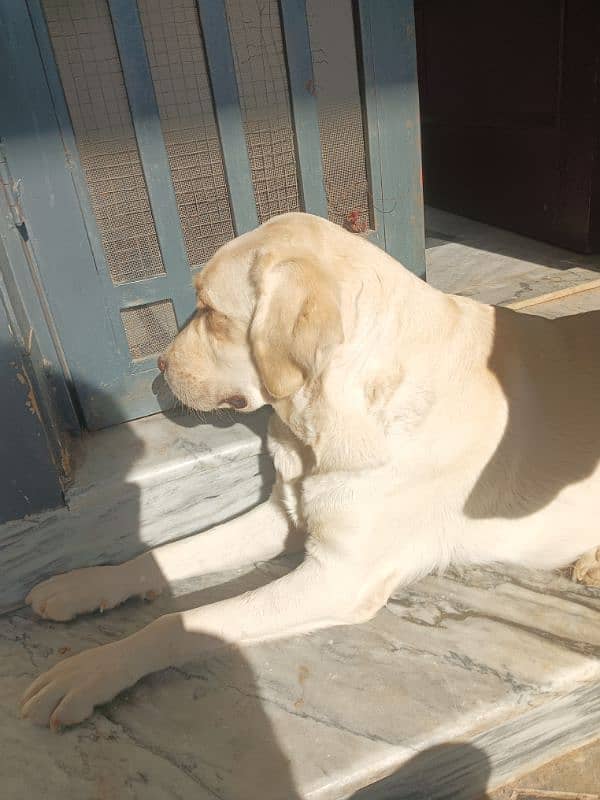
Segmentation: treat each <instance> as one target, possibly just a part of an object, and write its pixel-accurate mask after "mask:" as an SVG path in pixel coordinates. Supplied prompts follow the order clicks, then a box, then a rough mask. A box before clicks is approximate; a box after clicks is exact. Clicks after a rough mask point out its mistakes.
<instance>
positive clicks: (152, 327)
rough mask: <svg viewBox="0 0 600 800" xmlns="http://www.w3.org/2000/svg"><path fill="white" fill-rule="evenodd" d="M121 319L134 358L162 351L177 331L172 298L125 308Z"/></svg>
mask: <svg viewBox="0 0 600 800" xmlns="http://www.w3.org/2000/svg"><path fill="white" fill-rule="evenodd" d="M121 319H122V320H123V327H124V328H125V333H126V335H127V341H128V343H129V350H130V351H131V356H132V358H134V359H140V358H146V357H148V356H152V355H156V354H157V353H160V352H161V351H162V350H164V349H165V347H166V346H167V345H168V344H169V342H170V341H171V340H172V339H173V337H174V336H175V334H176V333H177V320H176V319H175V311H174V310H173V303H172V302H171V301H170V300H159V301H158V302H157V303H147V304H145V305H143V306H134V307H133V308H124V309H122V311H121Z"/></svg>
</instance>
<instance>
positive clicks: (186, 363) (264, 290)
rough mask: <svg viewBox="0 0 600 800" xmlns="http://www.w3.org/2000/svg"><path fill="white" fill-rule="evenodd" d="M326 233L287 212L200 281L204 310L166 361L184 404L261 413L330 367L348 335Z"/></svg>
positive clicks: (238, 242) (245, 239) (228, 250)
mask: <svg viewBox="0 0 600 800" xmlns="http://www.w3.org/2000/svg"><path fill="white" fill-rule="evenodd" d="M324 224H327V223H324ZM319 233H320V229H319V225H318V224H317V223H316V222H315V220H314V218H312V217H309V216H308V215H303V214H293V215H286V216H285V217H280V218H277V219H274V220H272V221H270V222H269V223H267V224H265V225H263V226H261V227H260V228H258V229H257V230H256V231H252V232H251V233H249V234H245V235H244V236H240V237H239V238H237V239H235V240H233V241H232V242H230V243H229V244H227V245H225V246H224V247H222V248H221V249H220V250H219V251H218V252H217V253H216V254H215V256H214V257H213V258H212V259H211V260H210V262H209V263H208V264H207V266H206V267H205V269H204V270H203V271H202V273H201V274H200V275H199V276H198V278H197V280H196V293H197V310H196V313H195V314H194V316H193V318H192V319H191V320H190V322H189V323H188V324H187V325H186V327H185V328H184V329H183V330H182V331H181V332H180V333H179V334H178V335H177V337H176V338H175V339H174V341H173V342H172V344H171V345H170V346H169V347H168V349H167V350H166V351H165V353H164V354H163V355H162V356H161V359H160V362H159V363H160V366H161V369H162V370H163V372H164V375H165V378H166V380H167V382H168V384H169V386H170V388H171V390H172V391H173V393H174V394H175V395H176V396H177V397H178V398H179V399H180V400H181V401H182V403H184V404H185V405H187V406H188V407H190V408H193V409H196V410H200V411H209V410H212V409H215V408H221V407H232V408H236V409H238V410H240V411H253V410H255V409H257V408H259V407H260V406H262V405H264V404H265V403H273V402H276V401H278V400H282V399H284V398H288V397H291V396H292V395H294V394H295V393H296V392H297V391H298V390H299V389H300V388H301V387H302V386H304V385H305V384H306V383H308V382H310V381H311V380H314V379H315V378H316V377H317V376H318V375H319V374H320V373H321V372H322V371H323V370H324V368H325V367H326V365H327V363H328V360H329V359H330V358H331V355H332V353H333V351H334V349H335V348H336V347H337V346H338V345H340V344H341V342H342V341H343V328H342V319H341V313H340V303H339V286H338V285H337V284H336V281H335V279H334V278H333V277H332V275H331V274H330V273H329V272H328V271H327V270H326V269H324V267H323V264H322V262H321V257H320V253H319ZM348 235H349V236H350V234H348Z"/></svg>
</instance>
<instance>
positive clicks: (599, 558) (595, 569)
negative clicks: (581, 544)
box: [571, 547, 600, 588]
mask: <svg viewBox="0 0 600 800" xmlns="http://www.w3.org/2000/svg"><path fill="white" fill-rule="evenodd" d="M571 577H572V578H573V580H574V581H577V583H583V584H585V585H586V586H596V587H598V588H600V547H594V549H593V550H588V552H587V553H584V554H583V555H582V556H581V558H580V559H579V560H578V561H576V562H575V564H574V565H573V572H572V574H571Z"/></svg>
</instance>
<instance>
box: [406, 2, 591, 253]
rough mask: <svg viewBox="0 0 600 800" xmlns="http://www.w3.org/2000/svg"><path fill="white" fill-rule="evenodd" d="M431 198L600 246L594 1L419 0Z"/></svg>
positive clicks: (562, 240) (554, 237)
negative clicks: (453, 0)
mask: <svg viewBox="0 0 600 800" xmlns="http://www.w3.org/2000/svg"><path fill="white" fill-rule="evenodd" d="M415 10H416V24H417V54H418V65H419V87H420V93H421V113H422V136H423V170H424V186H425V200H426V202H428V203H430V204H431V205H434V206H437V207H439V208H443V209H446V210H449V211H453V212H455V213H458V214H463V215H466V216H469V217H473V218H475V219H480V220H482V221H484V222H489V223H491V224H494V225H499V226H502V227H506V228H510V229H513V230H515V231H518V232H521V233H524V234H527V235H529V236H533V237H536V238H540V239H544V240H547V241H551V242H555V243H557V244H560V245H562V246H565V247H569V248H571V249H574V250H578V251H583V252H589V251H591V250H593V249H597V248H598V246H599V245H600V236H599V233H600V230H599V228H600V225H599V219H598V208H597V205H598V201H599V200H600V192H599V186H598V184H599V179H600V173H599V171H598V166H597V156H598V143H599V138H598V132H599V125H598V123H599V113H598V100H599V91H598V71H599V60H600V3H599V2H598V0H526V2H523V0H501V2H500V0H496V2H492V1H491V0H490V1H489V2H481V0H455V2H452V3H448V2H446V0H417V1H416V3H415Z"/></svg>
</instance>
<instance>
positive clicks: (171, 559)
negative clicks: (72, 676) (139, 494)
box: [26, 486, 303, 622]
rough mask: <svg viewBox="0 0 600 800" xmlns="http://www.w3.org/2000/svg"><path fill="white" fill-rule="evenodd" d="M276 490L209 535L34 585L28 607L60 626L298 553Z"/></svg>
mask: <svg viewBox="0 0 600 800" xmlns="http://www.w3.org/2000/svg"><path fill="white" fill-rule="evenodd" d="M279 493H280V490H279V487H278V486H276V487H275V490H274V491H273V494H272V496H271V498H270V499H269V500H267V502H265V503H263V504H262V505H260V506H258V507H257V508H254V509H252V511H249V512H248V513H246V514H243V515H241V516H240V517H237V518H236V519H232V520H230V521H229V522H225V523H223V524H222V525H217V526H216V527H214V528H211V529H210V530H208V531H205V532H203V533H198V534H196V535H195V536H188V537H187V538H185V539H180V540H179V541H176V542H171V543H169V544H165V545H162V547H157V548H155V549H154V550H149V551H148V552H146V553H142V555H140V556H137V558H134V559H132V560H131V561H126V562H125V563H124V564H118V565H116V566H103V567H85V568H84V569H76V570H73V571H72V572H66V573H64V574H62V575H55V576H54V577H52V578H49V579H48V580H46V581H43V582H42V583H40V584H38V585H37V586H36V587H35V588H34V589H32V591H31V592H30V593H29V595H28V596H27V598H26V602H27V604H28V605H30V606H31V608H32V610H33V611H35V613H36V614H38V615H39V616H41V617H44V618H45V619H53V620H57V621H60V622H64V621H66V620H69V619H72V618H73V617H75V616H77V615H78V614H83V613H85V612H88V611H95V610H96V609H100V610H101V611H105V610H107V609H109V608H114V607H115V606H117V605H119V604H120V603H123V602H124V601H125V600H127V598H129V597H133V596H141V597H146V598H152V597H154V596H156V595H158V594H160V593H161V592H162V591H163V590H164V589H165V588H166V587H168V586H171V585H173V584H175V583H176V582H177V581H180V580H185V579H187V578H190V577H192V576H195V575H204V574H207V573H210V572H219V571H224V570H227V569H236V568H237V567H241V566H246V565H249V564H252V563H253V562H255V561H267V560H269V559H271V558H274V557H275V556H277V555H279V554H280V553H282V552H284V551H288V552H290V551H294V550H301V549H302V545H303V536H302V532H301V531H297V530H296V529H295V528H294V526H293V525H292V524H291V522H290V519H289V517H288V516H287V514H286V512H285V510H284V508H283V506H282V503H281V500H280V498H279Z"/></svg>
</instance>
